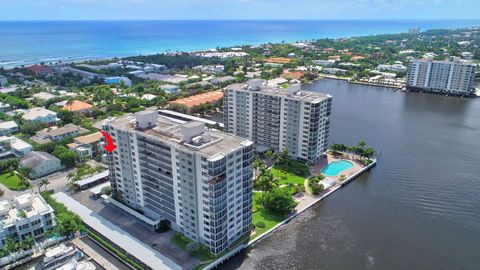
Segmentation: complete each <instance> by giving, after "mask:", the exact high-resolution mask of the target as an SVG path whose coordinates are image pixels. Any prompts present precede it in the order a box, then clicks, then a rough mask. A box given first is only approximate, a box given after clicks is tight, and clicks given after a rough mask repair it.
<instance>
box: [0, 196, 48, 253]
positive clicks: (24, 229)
mask: <svg viewBox="0 0 480 270" xmlns="http://www.w3.org/2000/svg"><path fill="white" fill-rule="evenodd" d="M55 226H56V223H55V214H54V212H53V208H52V207H51V206H50V205H49V204H48V203H47V202H46V201H45V199H43V198H42V196H40V194H38V193H32V192H28V193H25V194H22V195H17V196H15V197H14V198H13V200H12V201H9V200H3V201H0V249H1V248H3V247H4V245H5V244H6V243H7V239H8V238H13V239H15V240H17V241H21V240H25V239H26V238H27V237H32V238H33V239H37V238H40V237H42V236H43V235H44V233H45V232H47V231H49V230H50V229H52V228H53V227H55Z"/></svg>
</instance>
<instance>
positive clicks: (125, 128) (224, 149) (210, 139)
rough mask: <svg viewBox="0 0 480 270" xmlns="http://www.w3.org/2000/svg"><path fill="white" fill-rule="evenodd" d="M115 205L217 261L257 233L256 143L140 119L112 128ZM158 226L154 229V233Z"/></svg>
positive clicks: (108, 126)
mask: <svg viewBox="0 0 480 270" xmlns="http://www.w3.org/2000/svg"><path fill="white" fill-rule="evenodd" d="M103 130H104V131H105V132H108V133H109V134H110V135H111V136H112V138H113V140H114V142H115V144H116V145H117V146H118V148H117V149H116V150H115V151H113V152H112V153H106V154H105V160H106V161H107V164H108V166H109V170H110V175H109V177H110V181H111V183H110V184H111V187H112V192H113V194H118V195H117V197H116V198H119V199H120V200H122V202H123V203H124V204H126V205H128V206H130V207H131V208H134V209H140V210H141V211H142V212H143V213H144V214H145V215H146V216H147V217H148V218H150V219H152V220H157V221H158V222H159V221H160V220H165V221H166V222H167V223H169V224H170V227H171V228H172V229H174V230H176V231H179V232H182V233H183V234H184V235H185V236H187V237H188V238H190V239H192V240H194V241H197V242H199V243H201V244H203V245H205V246H207V247H208V248H209V250H210V251H211V252H212V253H214V254H218V253H220V252H222V251H224V250H225V249H226V248H228V247H229V246H231V245H232V244H233V243H234V242H235V241H237V240H238V239H239V238H240V237H241V236H242V235H244V234H246V233H248V232H249V231H250V230H251V229H252V184H253V168H252V161H253V143H252V142H251V141H249V140H247V139H243V138H240V137H236V136H234V135H231V134H226V133H223V132H221V131H218V130H211V129H206V128H205V125H204V123H200V122H195V121H192V122H184V121H177V120H172V119H171V118H167V117H163V116H159V115H158V112H157V111H148V110H147V111H141V112H138V113H136V114H135V115H126V116H122V117H119V118H116V119H111V120H107V121H106V122H105V123H104V124H103ZM157 225H158V223H157V224H156V225H154V227H156V226H157Z"/></svg>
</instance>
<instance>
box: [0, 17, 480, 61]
mask: <svg viewBox="0 0 480 270" xmlns="http://www.w3.org/2000/svg"><path fill="white" fill-rule="evenodd" d="M222 21H224V22H240V23H241V22H244V23H252V22H260V23H261V22H267V23H268V22H278V23H290V24H291V23H297V22H300V23H302V22H304V23H305V22H307V23H308V22H310V23H314V22H318V23H325V22H350V23H354V22H360V23H369V22H370V23H372V22H376V23H378V22H387V23H392V24H394V26H395V29H391V30H390V31H389V30H385V29H383V28H378V29H377V28H375V29H370V31H369V30H367V29H368V28H366V29H364V30H363V31H362V32H360V30H359V29H356V30H351V31H346V30H344V31H343V32H341V33H336V32H331V31H330V32H329V31H326V32H321V33H319V32H312V33H311V34H310V36H298V34H297V35H290V36H289V35H288V34H287V38H282V37H280V36H278V37H277V38H271V39H269V40H263V39H261V38H260V39H258V38H257V40H251V41H246V42H245V43H241V42H240V43H239V41H237V39H234V38H233V39H232V38H231V37H230V38H225V39H223V40H219V41H218V42H217V43H216V44H211V45H208V44H205V45H199V47H198V48H193V47H194V46H192V47H191V49H187V48H184V49H175V48H181V45H180V44H176V45H175V44H171V47H170V48H161V47H159V46H154V45H151V44H150V45H149V46H147V47H145V44H143V45H142V47H145V49H146V50H145V51H136V52H133V53H129V52H125V53H124V54H122V53H121V52H119V53H118V54H117V53H113V54H114V55H110V56H101V53H96V52H91V53H92V54H94V55H93V56H88V55H82V53H81V51H80V52H77V53H74V52H72V53H71V54H70V55H64V56H59V55H49V56H41V55H38V54H37V53H36V54H32V52H27V53H28V54H30V55H37V56H36V57H35V56H32V57H31V58H30V59H25V58H23V59H22V58H21V56H19V59H8V56H2V57H5V58H6V59H0V60H1V61H0V68H4V69H8V70H9V69H14V68H16V67H21V66H31V65H36V64H40V63H42V62H43V63H47V64H49V63H52V64H55V63H58V61H61V62H62V63H66V64H69V63H78V62H83V61H95V60H112V59H116V58H119V59H122V58H127V57H136V56H149V55H155V54H162V53H168V52H179V53H191V52H199V51H206V50H208V49H209V48H216V47H220V48H231V47H242V46H259V45H265V44H269V43H273V44H280V43H282V42H286V43H293V42H300V41H316V40H322V39H333V40H336V39H342V38H348V39H350V38H361V37H368V36H377V35H399V34H406V33H407V32H406V31H408V26H412V25H417V26H420V27H421V28H422V30H423V31H426V30H436V29H448V30H458V29H471V28H476V27H480V20H478V19H454V20H354V19H353V20H321V19H320V20H111V21H109V20H107V21H101V20H100V21H95V20H92V21H89V20H85V21H62V20H59V21H41V20H40V21H4V22H9V23H12V22H13V23H28V22H38V23H45V22H46V23H56V22H57V23H58V22H60V23H61V22H69V23H71V22H83V23H99V22H100V23H101V22H107V23H112V22H119V23H122V22H124V23H125V22H222ZM447 22H448V23H449V24H448V25H445V23H447ZM395 23H404V24H405V25H404V28H402V25H395ZM0 26H1V22H0ZM298 31H299V32H300V33H301V32H302V29H299V30H298ZM60 37H61V36H60ZM57 38H58V37H57ZM212 38H213V37H212ZM245 40H248V35H247V36H246V37H245ZM158 41H165V39H158V40H157V43H158ZM167 41H168V40H167ZM92 44H93V43H92ZM146 45H148V44H146ZM168 46H170V45H168ZM77 51H78V50H77ZM88 51H92V50H88V48H87V52H88ZM75 54H77V55H76V56H72V55H75ZM95 54H96V55H95ZM24 57H25V56H24Z"/></svg>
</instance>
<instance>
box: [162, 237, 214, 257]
mask: <svg viewBox="0 0 480 270" xmlns="http://www.w3.org/2000/svg"><path fill="white" fill-rule="evenodd" d="M170 242H171V243H172V244H174V245H175V246H177V247H179V248H181V249H183V250H186V248H187V245H188V243H190V242H191V241H190V239H188V238H187V237H185V236H183V235H182V234H181V233H176V234H175V235H174V236H173V237H172V238H171V239H170ZM190 255H192V256H193V257H195V258H197V259H199V260H200V261H202V262H203V261H207V260H210V259H214V258H215V256H214V255H213V254H212V253H210V251H209V250H208V249H207V248H206V247H205V246H202V245H200V247H199V249H198V250H197V251H194V252H191V253H190Z"/></svg>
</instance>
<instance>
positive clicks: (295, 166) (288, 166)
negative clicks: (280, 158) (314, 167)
mask: <svg viewBox="0 0 480 270" xmlns="http://www.w3.org/2000/svg"><path fill="white" fill-rule="evenodd" d="M273 167H274V168H275V169H278V170H282V171H285V172H289V173H291V174H295V175H298V176H301V177H303V178H307V177H308V176H310V167H309V166H308V165H307V164H305V163H301V162H298V161H295V160H290V161H289V162H284V163H279V164H275V166H273Z"/></svg>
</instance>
